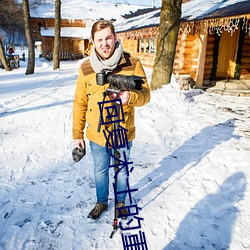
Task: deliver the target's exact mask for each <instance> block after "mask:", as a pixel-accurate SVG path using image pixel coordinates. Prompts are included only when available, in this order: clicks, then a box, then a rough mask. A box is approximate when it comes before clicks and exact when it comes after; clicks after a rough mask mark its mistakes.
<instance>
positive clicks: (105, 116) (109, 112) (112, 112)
mask: <svg viewBox="0 0 250 250" xmlns="http://www.w3.org/2000/svg"><path fill="white" fill-rule="evenodd" d="M105 104H111V105H110V106H107V107H104V110H103V112H102V105H105ZM117 104H118V105H117ZM98 105H99V109H100V114H101V124H102V125H105V124H110V123H115V122H122V121H125V119H124V113H123V109H122V108H121V109H120V110H121V114H120V115H119V111H118V108H119V107H122V101H121V99H115V100H110V101H103V102H98ZM105 111H106V112H105ZM119 116H121V117H119ZM112 118H114V120H112Z"/></svg>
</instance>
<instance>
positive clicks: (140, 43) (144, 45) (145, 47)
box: [137, 38, 155, 53]
mask: <svg viewBox="0 0 250 250" xmlns="http://www.w3.org/2000/svg"><path fill="white" fill-rule="evenodd" d="M137 52H138V53H155V38H142V39H138V40H137Z"/></svg>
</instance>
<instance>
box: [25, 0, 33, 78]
mask: <svg viewBox="0 0 250 250" xmlns="http://www.w3.org/2000/svg"><path fill="white" fill-rule="evenodd" d="M22 8H23V18H24V30H25V36H26V41H27V44H28V66H27V69H26V73H25V74H26V75H30V74H34V70H35V48H34V41H33V37H32V27H31V21H30V9H29V1H28V0H22Z"/></svg>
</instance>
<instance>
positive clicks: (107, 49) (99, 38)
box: [93, 27, 117, 59]
mask: <svg viewBox="0 0 250 250" xmlns="http://www.w3.org/2000/svg"><path fill="white" fill-rule="evenodd" d="M116 41H117V40H116V36H114V34H113V33H112V31H111V29H110V28H109V27H107V28H105V29H102V30H100V31H97V32H96V33H95V34H94V41H93V42H94V46H95V50H96V52H97V53H98V54H99V55H100V56H101V58H102V59H109V58H110V57H111V56H112V55H113V53H114V50H115V43H116Z"/></svg>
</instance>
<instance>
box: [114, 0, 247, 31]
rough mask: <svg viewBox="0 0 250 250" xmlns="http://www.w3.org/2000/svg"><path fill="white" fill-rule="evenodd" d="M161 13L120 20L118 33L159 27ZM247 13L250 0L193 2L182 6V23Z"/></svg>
mask: <svg viewBox="0 0 250 250" xmlns="http://www.w3.org/2000/svg"><path fill="white" fill-rule="evenodd" d="M160 11H161V9H160V8H156V9H155V10H153V11H152V12H149V13H146V14H142V15H137V16H134V15H132V17H131V18H126V19H119V20H117V21H116V22H115V23H114V25H115V28H116V31H117V32H122V31H128V30H134V29H139V28H143V27H150V26H157V25H159V24H160ZM247 13H248V14H249V13H250V1H249V0H191V1H189V2H186V3H183V4H182V16H181V19H182V21H194V20H201V19H210V18H216V17H224V16H233V15H241V14H247Z"/></svg>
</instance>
